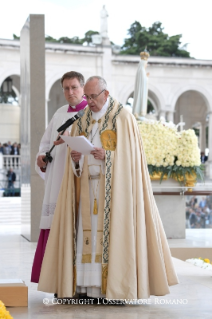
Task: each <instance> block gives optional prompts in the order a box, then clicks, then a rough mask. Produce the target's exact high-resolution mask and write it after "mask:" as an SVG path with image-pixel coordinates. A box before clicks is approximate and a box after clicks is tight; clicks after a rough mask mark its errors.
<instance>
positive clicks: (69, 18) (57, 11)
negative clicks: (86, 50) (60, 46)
mask: <svg viewBox="0 0 212 319" xmlns="http://www.w3.org/2000/svg"><path fill="white" fill-rule="evenodd" d="M103 5H105V6H106V9H107V11H108V14H109V18H108V31H109V38H110V40H111V41H113V42H114V43H115V44H118V45H122V44H123V40H124V38H126V37H127V30H128V29H129V27H130V25H131V24H132V23H133V22H134V21H135V20H137V21H139V22H140V23H141V25H142V26H145V27H149V26H151V25H152V23H153V22H156V21H160V22H162V24H163V26H164V31H165V32H166V33H168V34H169V35H170V36H171V35H176V34H182V35H183V37H182V44H185V43H189V45H188V47H187V49H188V51H189V52H190V53H191V56H192V57H194V58H197V59H208V60H212V28H211V24H212V23H211V21H212V18H211V15H212V13H211V12H212V0H201V1H198V0H178V1H174V0H160V1H159V0H150V1H148V0H145V1H142V0H130V1H123V0H122V1H120V0H74V1H73V0H10V1H7V0H4V1H1V18H0V38H3V39H12V38H13V36H12V35H13V33H15V34H16V35H20V30H21V28H22V26H23V25H24V22H25V21H26V19H27V17H28V15H29V14H36V13H37V14H45V33H46V35H51V36H52V37H54V38H59V37H62V36H67V37H73V36H79V37H83V36H84V33H85V32H86V31H88V30H95V31H99V30H100V11H101V8H102V6H103Z"/></svg>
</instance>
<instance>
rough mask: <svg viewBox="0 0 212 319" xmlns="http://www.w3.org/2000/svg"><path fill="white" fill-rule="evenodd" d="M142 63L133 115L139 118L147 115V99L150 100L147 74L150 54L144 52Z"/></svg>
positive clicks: (138, 74) (136, 82)
mask: <svg viewBox="0 0 212 319" xmlns="http://www.w3.org/2000/svg"><path fill="white" fill-rule="evenodd" d="M140 56H141V61H140V63H139V65H138V70H137V73H136V79H135V89H134V102H133V110H132V112H133V114H134V115H136V116H137V117H138V119H139V118H140V117H143V116H145V115H146V113H147V99H148V75H147V74H146V70H145V68H146V66H147V60H148V58H149V53H148V52H147V51H146V49H145V50H144V52H141V53H140Z"/></svg>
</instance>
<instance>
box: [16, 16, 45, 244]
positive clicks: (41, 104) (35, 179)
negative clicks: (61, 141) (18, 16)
mask: <svg viewBox="0 0 212 319" xmlns="http://www.w3.org/2000/svg"><path fill="white" fill-rule="evenodd" d="M44 34H45V33H44V15H39V14H30V15H29V17H28V19H27V21H26V23H25V24H24V26H23V28H22V30H21V39H20V46H21V49H20V53H21V103H20V105H21V123H20V126H21V162H22V167H21V171H22V174H21V175H22V176H21V204H22V209H21V214H22V215H21V225H22V235H23V236H24V237H25V238H26V239H28V240H30V241H37V239H38V236H39V221H40V213H41V206H42V199H43V193H44V184H43V181H41V179H40V177H39V176H38V175H37V173H36V172H35V169H34V167H35V157H36V153H37V152H38V148H39V143H40V139H41V137H42V135H43V132H44V130H45V36H44Z"/></svg>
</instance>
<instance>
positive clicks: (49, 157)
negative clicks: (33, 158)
mask: <svg viewBox="0 0 212 319" xmlns="http://www.w3.org/2000/svg"><path fill="white" fill-rule="evenodd" d="M83 114H84V110H80V111H79V112H78V113H77V114H76V115H75V116H73V117H72V118H71V119H69V120H67V121H66V122H65V123H64V124H63V125H61V126H60V127H59V128H58V129H57V131H58V132H60V131H62V134H60V135H63V134H64V132H65V130H66V129H67V128H68V127H69V126H71V125H72V124H73V123H74V122H75V121H76V120H78V119H79V118H80V117H82V116H83ZM59 140H60V136H58V138H57V141H59ZM54 148H55V144H54V145H53V146H52V148H51V149H50V150H49V151H48V152H46V156H45V157H44V158H43V161H44V162H45V163H46V166H45V167H40V170H41V171H42V172H45V171H46V167H47V164H48V162H49V163H51V162H52V160H53V157H52V156H51V152H52V150H53V149H54Z"/></svg>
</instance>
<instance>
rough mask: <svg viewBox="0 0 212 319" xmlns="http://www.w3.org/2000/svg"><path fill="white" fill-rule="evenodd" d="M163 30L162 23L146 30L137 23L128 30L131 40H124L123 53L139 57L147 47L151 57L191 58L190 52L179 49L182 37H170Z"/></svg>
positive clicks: (179, 35)
mask: <svg viewBox="0 0 212 319" xmlns="http://www.w3.org/2000/svg"><path fill="white" fill-rule="evenodd" d="M163 29H164V28H163V27H162V23H161V22H154V23H153V25H152V26H151V27H149V28H145V27H142V25H141V24H140V22H138V21H135V22H134V23H133V24H132V25H131V26H130V28H129V30H128V35H129V38H127V39H125V40H124V44H123V46H122V51H121V53H122V54H133V55H139V54H140V52H141V51H143V50H144V49H145V47H147V49H148V51H149V53H150V55H151V56H167V57H168V56H177V57H190V53H189V52H188V51H186V50H184V49H180V48H179V47H180V44H181V42H180V39H181V37H182V35H181V34H178V35H174V36H171V37H169V35H168V34H166V33H164V32H163ZM184 47H185V46H184Z"/></svg>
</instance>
